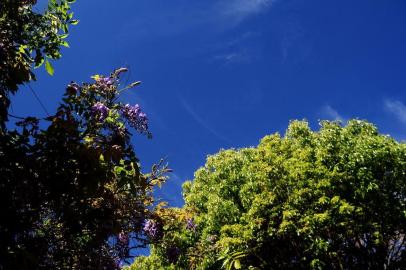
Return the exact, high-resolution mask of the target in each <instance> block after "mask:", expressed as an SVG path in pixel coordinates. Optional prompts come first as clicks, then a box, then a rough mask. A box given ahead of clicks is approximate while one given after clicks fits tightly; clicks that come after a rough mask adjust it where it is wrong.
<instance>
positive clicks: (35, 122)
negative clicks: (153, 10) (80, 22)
mask: <svg viewBox="0 0 406 270" xmlns="http://www.w3.org/2000/svg"><path fill="white" fill-rule="evenodd" d="M35 2H36V1H28V0H27V1H13V0H2V1H1V2H0V212H1V213H2V216H1V218H0V269H117V268H119V267H120V264H122V263H123V262H124V261H126V260H127V259H128V258H130V257H131V254H132V253H133V252H132V250H133V249H136V248H139V247H144V246H145V245H146V243H147V242H148V241H149V240H148V239H149V236H148V235H147V234H146V233H145V231H144V228H143V226H144V223H145V221H146V219H147V220H148V222H154V219H155V216H156V215H154V214H153V213H152V211H151V210H152V205H153V198H152V189H153V187H154V186H155V185H157V184H160V183H161V182H162V181H164V180H165V177H164V173H165V172H166V171H167V168H166V166H165V165H164V164H162V163H160V164H158V165H157V166H154V167H153V168H152V171H151V173H149V174H143V173H141V170H140V165H139V161H138V159H137V157H136V155H135V152H134V147H133V145H132V144H131V142H130V140H131V137H132V133H139V134H143V135H146V136H148V137H150V133H149V130H148V120H147V117H146V115H145V114H144V113H143V112H142V111H141V108H140V107H139V105H137V104H136V105H130V104H123V103H121V102H119V101H118V98H119V94H120V93H121V92H122V91H125V90H128V91H129V90H130V89H132V88H133V87H134V86H136V85H138V83H133V84H131V85H129V86H120V84H119V76H120V74H121V73H123V72H125V71H126V69H123V68H122V69H118V70H116V71H114V72H113V73H111V74H110V75H108V76H99V75H96V76H94V77H93V79H94V81H93V82H92V83H84V84H77V83H74V82H72V83H71V84H69V85H68V86H67V88H66V92H65V95H64V96H63V99H62V102H61V103H60V105H59V107H58V109H57V111H56V113H55V114H52V115H51V116H49V117H47V118H45V119H37V118H34V117H27V118H21V119H20V120H21V121H20V122H19V123H17V126H16V127H12V126H11V124H9V125H8V126H6V121H7V119H8V116H9V114H8V108H9V104H10V99H9V98H10V95H11V94H13V93H15V92H16V91H17V90H18V88H19V86H21V85H22V84H24V83H28V82H29V81H31V80H34V79H35V76H34V73H33V72H32V69H33V68H34V66H40V65H41V64H42V63H45V68H46V70H47V71H48V73H50V74H51V75H52V74H53V68H52V66H51V64H50V62H49V59H58V58H59V57H60V56H61V55H60V48H61V46H66V45H67V43H66V41H65V40H64V39H65V38H66V34H67V31H68V25H70V24H76V22H77V21H75V20H73V19H72V14H71V13H70V12H69V8H70V3H72V2H73V1H72V0H66V1H65V0H50V1H49V6H48V8H47V9H46V11H45V12H44V13H43V14H40V13H37V12H34V10H33V6H32V5H34V4H35ZM40 122H41V123H40Z"/></svg>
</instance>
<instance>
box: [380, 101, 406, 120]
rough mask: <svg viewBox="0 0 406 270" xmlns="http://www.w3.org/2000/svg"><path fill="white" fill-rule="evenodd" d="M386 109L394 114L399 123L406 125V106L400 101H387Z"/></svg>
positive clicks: (385, 103)
mask: <svg viewBox="0 0 406 270" xmlns="http://www.w3.org/2000/svg"><path fill="white" fill-rule="evenodd" d="M384 106H385V109H386V110H388V111H389V112H390V113H392V114H394V115H395V116H396V118H398V119H399V121H401V122H403V123H406V106H405V104H403V103H402V102H401V101H399V100H385V102H384Z"/></svg>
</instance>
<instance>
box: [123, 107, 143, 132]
mask: <svg viewBox="0 0 406 270" xmlns="http://www.w3.org/2000/svg"><path fill="white" fill-rule="evenodd" d="M121 112H122V113H123V115H124V116H125V118H127V120H128V122H129V124H130V126H132V127H133V128H135V129H136V130H138V131H139V132H140V133H146V132H148V118H147V115H146V114H145V113H143V112H142V111H141V108H140V106H139V105H138V104H135V105H134V106H131V105H129V104H126V105H124V107H123V108H122V109H121Z"/></svg>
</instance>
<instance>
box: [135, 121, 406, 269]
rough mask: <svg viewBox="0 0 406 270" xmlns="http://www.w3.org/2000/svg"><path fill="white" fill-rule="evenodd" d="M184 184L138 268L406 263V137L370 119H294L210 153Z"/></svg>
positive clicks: (164, 212)
mask: <svg viewBox="0 0 406 270" xmlns="http://www.w3.org/2000/svg"><path fill="white" fill-rule="evenodd" d="M183 188H184V199H185V202H186V204H185V206H184V207H183V208H181V209H175V208H165V209H163V210H162V211H161V212H162V214H161V216H162V217H163V219H165V220H166V222H164V224H166V225H165V226H164V227H163V234H162V238H161V239H160V240H157V241H156V242H155V243H154V244H153V246H152V248H151V255H150V256H148V257H142V258H138V259H137V260H136V261H135V263H134V265H133V266H132V268H130V269H221V268H224V269H309V268H311V269H404V268H405V267H406V239H405V228H406V145H405V144H404V143H398V142H396V141H395V140H393V139H392V138H390V137H389V136H384V135H380V134H379V133H378V131H377V129H376V127H375V126H374V125H372V124H370V123H368V122H364V121H359V120H351V121H349V123H348V124H347V125H346V126H345V127H342V126H341V125H340V124H339V123H337V122H328V121H322V122H321V129H320V131H318V132H314V131H312V130H310V128H309V127H308V124H307V122H304V121H293V122H291V124H290V125H289V128H288V129H287V132H286V134H285V136H284V137H281V136H280V135H279V134H273V135H270V136H266V137H265V138H263V139H262V140H261V143H260V144H259V145H258V147H255V148H244V149H237V150H236V149H231V150H224V151H220V152H219V153H218V154H216V155H213V156H210V157H208V160H207V163H206V165H205V166H204V167H202V168H200V169H199V170H197V171H196V173H195V178H194V180H193V181H192V182H186V183H185V184H184V186H183ZM169 250H176V252H175V253H174V252H172V253H171V252H168V251H169ZM174 254H175V255H176V256H173V255H174Z"/></svg>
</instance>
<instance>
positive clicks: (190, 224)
mask: <svg viewBox="0 0 406 270" xmlns="http://www.w3.org/2000/svg"><path fill="white" fill-rule="evenodd" d="M196 227H197V225H196V223H195V222H194V220H193V218H187V219H186V229H188V230H191V231H195V230H196Z"/></svg>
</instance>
